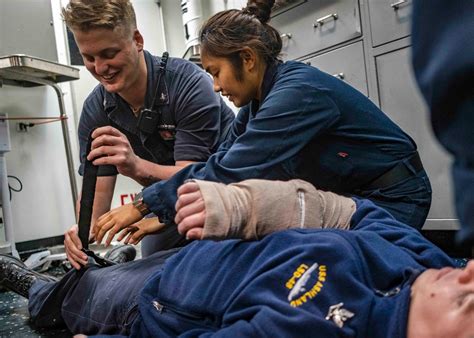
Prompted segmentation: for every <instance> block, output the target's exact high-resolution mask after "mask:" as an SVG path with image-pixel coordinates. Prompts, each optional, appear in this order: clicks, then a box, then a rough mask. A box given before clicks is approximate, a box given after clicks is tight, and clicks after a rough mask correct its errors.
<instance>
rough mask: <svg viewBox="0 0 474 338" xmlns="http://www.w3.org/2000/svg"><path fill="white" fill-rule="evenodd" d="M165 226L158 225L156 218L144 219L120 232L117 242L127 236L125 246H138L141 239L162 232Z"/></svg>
mask: <svg viewBox="0 0 474 338" xmlns="http://www.w3.org/2000/svg"><path fill="white" fill-rule="evenodd" d="M164 227H165V224H163V223H160V221H159V219H158V217H152V218H144V219H142V220H141V221H138V222H137V223H135V224H132V225H130V226H128V227H126V228H125V229H123V230H122V232H121V233H120V235H119V236H118V237H117V240H118V241H119V242H120V241H121V240H123V239H124V238H125V236H127V235H128V236H127V238H126V239H125V241H124V243H125V244H138V242H140V241H141V240H142V239H143V237H145V236H146V235H149V234H153V233H155V232H158V231H160V230H162V229H163V228H164Z"/></svg>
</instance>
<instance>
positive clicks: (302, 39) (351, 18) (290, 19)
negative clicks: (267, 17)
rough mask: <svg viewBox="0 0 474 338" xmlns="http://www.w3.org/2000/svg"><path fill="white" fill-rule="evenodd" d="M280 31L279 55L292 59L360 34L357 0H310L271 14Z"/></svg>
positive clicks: (275, 25) (272, 21)
mask: <svg viewBox="0 0 474 338" xmlns="http://www.w3.org/2000/svg"><path fill="white" fill-rule="evenodd" d="M270 24H271V25H273V26H274V27H275V28H276V29H278V31H279V32H280V33H281V34H282V39H283V49H282V53H283V58H284V59H286V60H292V59H297V58H301V57H303V56H305V55H309V54H311V53H315V52H317V51H319V50H322V49H325V48H328V47H331V46H334V45H337V44H339V43H341V42H344V41H348V40H350V39H353V38H355V37H358V36H360V35H361V34H362V33H361V24H360V11H359V2H358V0H310V1H306V2H304V3H302V4H301V5H297V6H295V7H293V8H290V9H289V10H287V11H284V12H282V13H281V14H278V15H276V16H275V17H273V18H272V20H271V22H270Z"/></svg>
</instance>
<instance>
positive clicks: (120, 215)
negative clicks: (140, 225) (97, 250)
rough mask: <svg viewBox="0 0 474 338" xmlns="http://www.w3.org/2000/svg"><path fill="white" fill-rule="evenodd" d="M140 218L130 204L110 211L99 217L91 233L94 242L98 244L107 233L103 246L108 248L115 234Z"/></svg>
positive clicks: (139, 214)
mask: <svg viewBox="0 0 474 338" xmlns="http://www.w3.org/2000/svg"><path fill="white" fill-rule="evenodd" d="M142 218H143V216H142V214H141V213H140V211H139V210H138V209H137V208H135V207H134V206H133V204H132V203H129V204H125V205H123V206H121V207H118V208H115V209H112V210H110V211H109V212H107V213H105V214H103V215H102V216H100V217H99V219H98V220H97V222H96V223H95V227H94V231H93V233H94V234H95V239H96V242H97V243H98V244H100V243H101V242H102V239H103V238H104V236H105V234H106V233H108V235H107V239H106V241H105V246H109V244H110V242H112V239H113V238H114V236H115V234H117V233H118V232H119V231H120V230H122V229H125V228H126V227H128V226H129V225H131V224H133V223H136V222H138V221H139V220H141V219H142Z"/></svg>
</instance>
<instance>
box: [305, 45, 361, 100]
mask: <svg viewBox="0 0 474 338" xmlns="http://www.w3.org/2000/svg"><path fill="white" fill-rule="evenodd" d="M305 62H306V63H308V64H309V65H311V66H314V67H316V68H319V69H320V70H322V71H324V72H326V73H329V74H331V75H334V76H336V77H338V78H340V79H341V80H343V81H346V82H347V83H348V84H350V85H351V86H352V87H354V88H356V89H357V90H358V91H360V92H361V93H363V94H364V95H365V96H368V91H367V75H366V71H365V62H364V49H363V44H362V41H359V42H356V43H353V44H352V45H348V46H345V47H342V48H338V49H336V50H333V51H331V52H328V53H325V54H322V55H318V56H316V57H313V58H310V59H307V60H305Z"/></svg>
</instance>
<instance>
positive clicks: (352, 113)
mask: <svg viewBox="0 0 474 338" xmlns="http://www.w3.org/2000/svg"><path fill="white" fill-rule="evenodd" d="M416 156H417V151H416V145H415V143H414V141H413V140H412V139H411V138H410V137H409V136H408V135H407V134H405V133H404V132H403V131H402V130H401V129H400V128H399V127H398V126H397V125H396V124H395V123H393V122H392V121H391V120H390V119H389V118H388V117H387V116H386V115H385V114H384V113H383V112H382V111H381V110H380V109H378V108H377V107H376V106H375V105H374V104H373V103H372V102H371V101H370V100H369V99H368V98H367V97H365V96H364V95H363V94H361V93H359V92H358V91H357V90H356V89H354V88H352V87H351V86H349V85H348V84H346V83H344V82H343V81H341V80H339V79H336V78H335V77H334V76H331V75H329V74H326V73H324V72H321V71H319V70H318V69H316V68H313V67H311V66H308V65H305V64H303V63H300V62H295V61H288V62H286V63H283V64H282V63H276V64H274V65H272V66H270V67H268V69H267V71H266V74H265V77H264V80H263V88H262V101H261V102H257V101H253V102H251V103H250V104H249V105H247V106H245V107H243V108H242V109H241V110H240V112H239V114H238V115H237V117H236V119H235V121H234V123H233V125H232V129H231V133H230V135H229V138H228V139H227V140H226V141H225V142H224V143H223V144H222V145H221V146H220V148H219V149H218V150H217V152H216V153H215V154H213V155H212V156H211V157H210V158H209V159H208V161H207V162H206V163H196V164H193V165H190V166H188V167H186V168H184V169H183V170H181V171H180V172H178V173H177V174H176V175H175V176H174V177H172V178H171V179H170V180H168V181H161V182H157V183H155V184H153V185H151V186H149V187H147V188H145V189H144V190H143V197H144V201H145V203H146V204H147V205H148V206H149V208H150V210H151V211H152V212H153V213H155V214H156V215H157V216H158V217H159V218H160V220H161V221H162V222H165V223H172V221H173V219H174V215H175V210H174V207H175V203H176V190H177V188H178V187H179V186H180V185H181V184H182V183H183V182H184V181H185V180H186V179H189V178H196V179H201V180H208V181H215V182H222V183H226V184H227V183H232V182H239V181H243V180H245V179H249V178H260V179H271V180H290V179H294V178H300V179H303V180H306V181H308V182H310V183H312V184H313V185H314V186H315V187H317V188H318V189H322V190H328V191H332V192H335V193H338V194H341V195H349V196H352V195H355V196H361V197H364V198H368V199H370V200H372V201H373V202H374V203H376V204H378V205H379V206H382V207H384V208H386V209H387V210H388V211H389V212H390V213H391V214H392V215H393V216H394V217H395V218H397V219H398V220H400V221H402V222H404V223H406V224H409V225H411V226H413V227H416V228H421V226H422V225H423V223H424V221H425V219H426V216H427V214H428V210H429V207H430V204H431V186H430V183H429V180H428V177H427V176H426V173H425V171H424V169H423V168H422V167H421V168H420V167H415V166H414V165H413V164H412V161H411V160H412V159H413V158H416ZM402 169H403V170H402ZM394 170H402V172H404V173H405V174H404V175H402V177H392V180H390V179H389V180H385V181H384V182H380V177H381V176H384V177H385V178H387V176H390V174H391V173H393V171H394ZM395 176H396V175H395Z"/></svg>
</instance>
